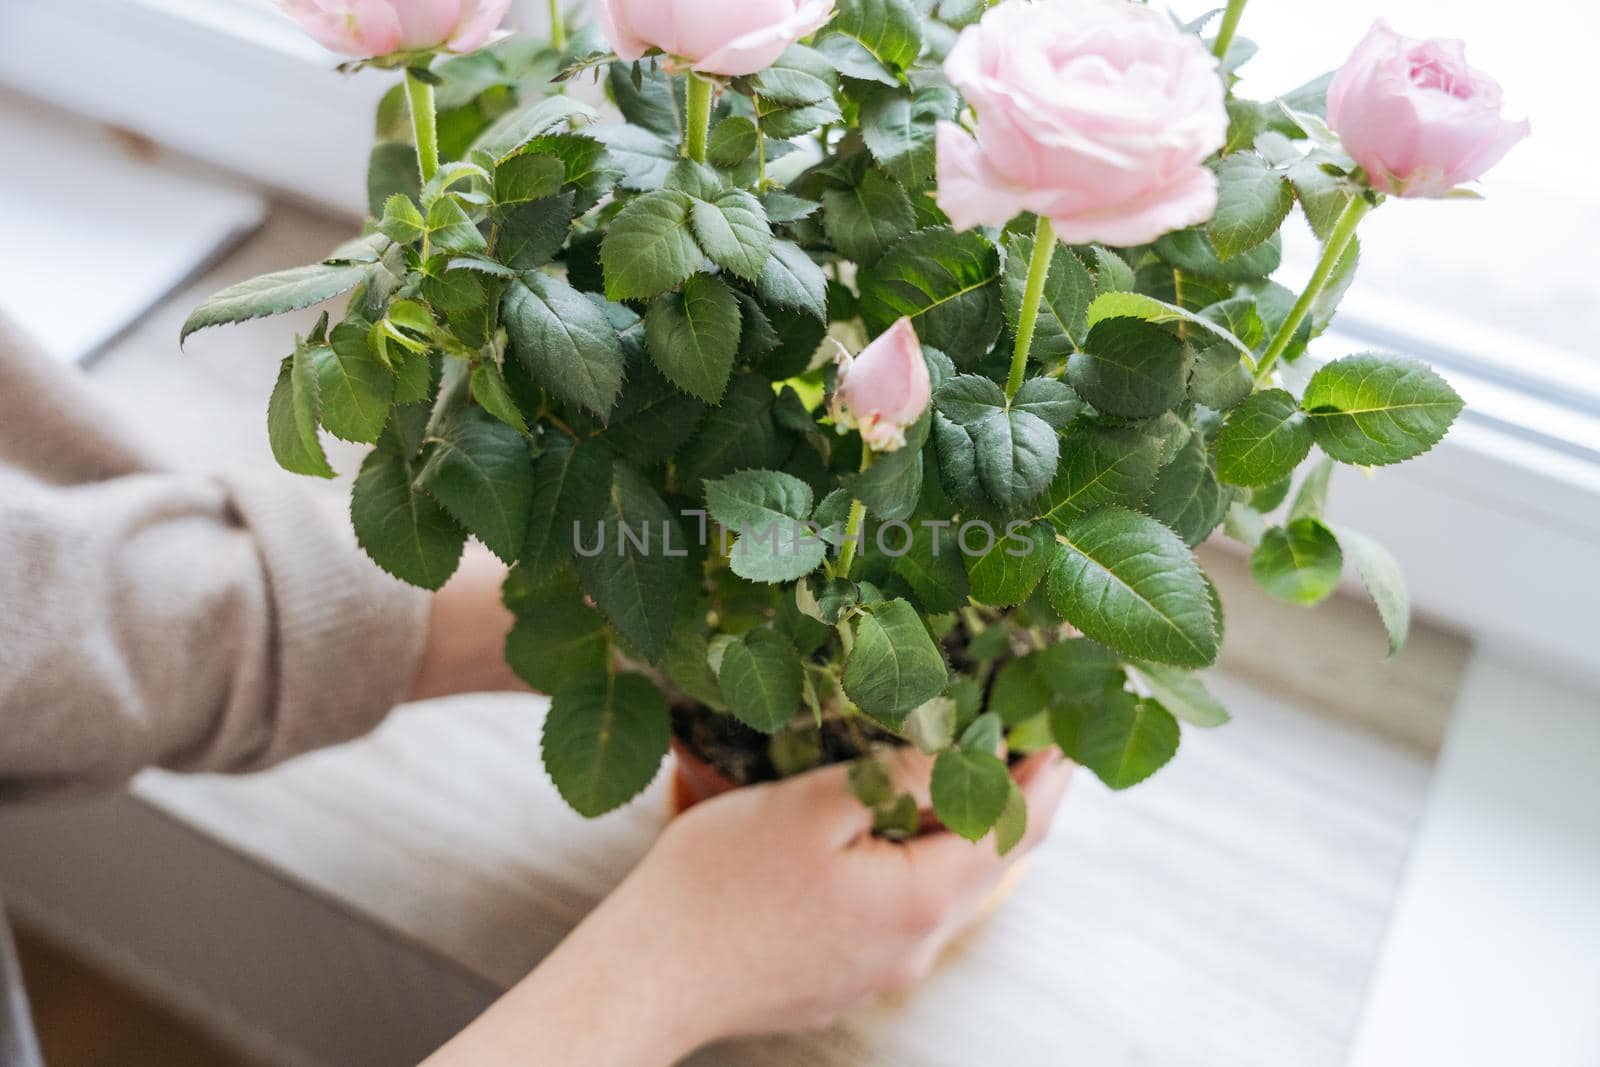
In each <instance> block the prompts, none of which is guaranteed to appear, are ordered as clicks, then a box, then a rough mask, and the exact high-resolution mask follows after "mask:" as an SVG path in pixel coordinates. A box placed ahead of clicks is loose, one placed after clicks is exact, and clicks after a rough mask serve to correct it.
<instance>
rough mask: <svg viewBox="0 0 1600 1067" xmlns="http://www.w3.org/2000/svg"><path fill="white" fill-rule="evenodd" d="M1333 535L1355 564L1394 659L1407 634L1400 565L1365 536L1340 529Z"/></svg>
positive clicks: (1408, 623) (1406, 598)
mask: <svg viewBox="0 0 1600 1067" xmlns="http://www.w3.org/2000/svg"><path fill="white" fill-rule="evenodd" d="M1334 533H1335V535H1336V536H1337V537H1338V539H1339V547H1340V549H1342V550H1343V552H1344V554H1345V555H1346V556H1348V557H1350V560H1351V561H1352V562H1354V563H1355V565H1356V573H1358V574H1360V575H1361V582H1362V584H1363V585H1365V586H1366V587H1367V595H1368V596H1370V597H1371V598H1372V603H1373V604H1374V605H1376V606H1377V609H1378V617H1379V618H1380V619H1382V620H1383V628H1384V631H1385V632H1386V633H1387V634H1388V635H1389V655H1390V656H1395V655H1397V654H1398V653H1399V652H1400V649H1401V648H1403V647H1405V643H1406V637H1407V636H1408V634H1409V633H1410V631H1411V594H1410V593H1409V592H1407V590H1406V578H1405V574H1404V573H1403V572H1402V571H1401V570H1400V564H1399V563H1397V562H1395V558H1394V557H1393V556H1391V555H1390V554H1389V551H1388V550H1387V549H1386V548H1384V547H1383V546H1382V545H1380V544H1379V543H1378V542H1376V541H1374V540H1373V539H1372V538H1370V537H1368V536H1367V535H1366V534H1362V533H1357V532H1356V531H1355V530H1352V529H1349V528H1348V527H1344V526H1339V527H1335V528H1334Z"/></svg>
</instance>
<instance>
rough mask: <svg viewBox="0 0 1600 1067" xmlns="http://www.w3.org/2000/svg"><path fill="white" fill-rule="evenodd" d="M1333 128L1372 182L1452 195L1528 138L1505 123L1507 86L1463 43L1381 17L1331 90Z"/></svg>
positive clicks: (1517, 125)
mask: <svg viewBox="0 0 1600 1067" xmlns="http://www.w3.org/2000/svg"><path fill="white" fill-rule="evenodd" d="M1328 125H1329V126H1331V127H1332V128H1333V130H1334V132H1335V133H1337V134H1338V135H1339V139H1340V140H1341V141H1343V142H1344V148H1345V151H1346V152H1349V153H1350V158H1352V159H1354V160H1355V161H1356V162H1357V163H1359V164H1360V165H1361V168H1362V170H1364V171H1366V172H1367V180H1368V182H1369V183H1370V184H1371V186H1372V187H1373V188H1374V189H1376V190H1378V191H1379V192H1382V193H1393V194H1394V195H1396V196H1428V197H1439V196H1444V195H1446V194H1447V193H1449V192H1450V190H1452V189H1454V188H1455V187H1456V186H1458V185H1460V184H1462V183H1463V182H1470V181H1472V180H1473V179H1474V178H1476V177H1478V176H1479V175H1480V174H1482V173H1483V172H1484V171H1486V170H1488V169H1489V168H1490V167H1492V166H1494V165H1495V164H1496V163H1498V162H1499V161H1500V157H1501V156H1504V155H1505V154H1506V153H1507V152H1508V151H1510V149H1511V146H1512V145H1514V144H1516V143H1517V142H1518V141H1520V140H1522V139H1523V138H1524V137H1526V136H1528V133H1529V131H1530V130H1531V127H1530V126H1529V124H1528V121H1527V120H1526V119H1523V120H1521V121H1518V122H1511V121H1508V120H1506V119H1503V118H1501V117H1500V84H1499V83H1498V82H1496V81H1495V80H1494V79H1493V78H1491V77H1489V76H1488V75H1487V74H1485V73H1483V72H1482V71H1480V70H1475V69H1473V68H1472V67H1469V66H1468V65H1467V53H1466V46H1465V45H1464V44H1462V42H1460V41H1450V40H1443V39H1434V40H1430V41H1420V40H1416V39H1414V38H1411V37H1402V36H1400V35H1399V34H1398V33H1395V32H1394V30H1392V29H1390V28H1389V24H1388V23H1386V22H1384V21H1383V20H1382V19H1379V20H1378V21H1377V22H1375V23H1373V24H1372V29H1370V30H1368V31H1367V36H1366V38H1365V39H1364V40H1362V42H1361V43H1360V44H1359V45H1357V46H1356V50H1355V52H1354V53H1352V54H1351V56H1350V58H1349V59H1348V60H1346V61H1345V64H1344V66H1342V67H1340V68H1339V73H1338V74H1336V75H1334V78H1333V83H1332V84H1331V85H1329V86H1328Z"/></svg>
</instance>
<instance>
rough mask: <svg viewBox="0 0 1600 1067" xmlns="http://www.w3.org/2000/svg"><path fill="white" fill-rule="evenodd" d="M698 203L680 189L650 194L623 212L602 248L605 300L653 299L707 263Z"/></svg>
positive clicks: (615, 220)
mask: <svg viewBox="0 0 1600 1067" xmlns="http://www.w3.org/2000/svg"><path fill="white" fill-rule="evenodd" d="M692 203H693V201H692V200H691V198H690V197H689V196H688V195H687V194H685V193H681V192H679V191H677V190H676V189H662V190H660V191H658V192H654V193H647V194H645V195H644V196H641V197H639V198H638V199H637V200H634V201H632V202H631V203H629V204H628V206H627V207H625V208H623V209H622V210H621V211H620V212H618V214H617V217H616V218H615V219H613V220H612V221H611V228H610V229H609V230H607V231H606V236H605V239H604V240H603V241H602V242H601V244H600V263H601V266H602V267H603V269H604V270H605V276H606V296H608V297H609V298H611V299H612V300H634V299H641V300H642V299H648V298H650V297H652V296H656V295H657V294H659V293H664V292H666V291H667V290H668V289H671V288H673V287H674V286H676V285H677V284H678V283H679V282H682V281H683V280H684V279H686V278H688V277H689V275H691V274H693V273H694V272H695V270H696V268H698V267H699V266H700V264H701V262H702V261H703V260H704V259H705V253H704V252H702V251H701V249H700V245H699V243H698V242H696V241H695V238H694V232H693V228H692V225H691V223H690V210H691V205H692Z"/></svg>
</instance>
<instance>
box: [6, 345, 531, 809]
mask: <svg viewBox="0 0 1600 1067" xmlns="http://www.w3.org/2000/svg"><path fill="white" fill-rule="evenodd" d="M328 504H329V501H328V500H327V499H326V498H325V496H324V495H323V494H321V493H320V492H317V491H315V490H314V489H313V488H312V487H309V486H307V485H305V484H304V483H302V482H301V481H300V480H297V479H294V478H291V477H289V476H286V475H275V474H261V475H251V476H242V475H236V474H223V475H207V474H198V473H181V472H175V471H173V470H171V469H169V468H166V467H164V465H163V464H162V463H161V461H160V460H159V459H158V458H156V457H154V456H152V455H151V454H150V453H149V452H148V451H147V450H146V449H145V448H144V443H143V442H142V441H141V440H140V439H139V438H138V437H137V436H136V435H133V434H130V433H128V432H126V431H125V430H123V429H121V428H119V427H118V426H117V420H116V419H115V418H114V417H113V416H111V415H110V414H109V413H108V412H106V411H105V410H104V409H103V408H102V407H101V406H100V404H99V403H98V399H97V397H96V396H95V395H94V393H93V391H92V390H91V389H90V388H89V387H88V385H87V383H86V382H85V381H84V380H83V379H82V377H81V375H80V374H79V373H78V372H77V371H76V370H75V369H72V368H67V367H63V366H60V365H58V364H56V363H54V362H53V361H51V360H49V359H48V358H47V357H44V356H42V355H41V354H39V353H38V352H37V350H35V349H34V348H32V347H31V346H30V345H28V344H27V343H26V342H25V341H24V340H23V339H22V338H20V337H18V336H16V335H15V334H14V333H10V332H8V331H7V329H6V328H5V323H4V322H0V802H3V801H5V800H9V799H13V798H19V797H29V796H34V795H38V794H41V793H49V792H56V791H60V790H65V789H79V788H84V787H96V786H105V785H111V784H115V783H117V782H120V781H122V780H123V779H125V778H127V777H129V776H130V775H132V774H134V773H136V772H138V771H139V770H141V769H143V768H145V767H149V766H161V767H166V768H170V769H174V770H187V771H248V770H255V769H259V768H263V767H267V766H270V765H272V764H274V763H276V762H279V761H281V760H283V759H286V758H288V757H290V756H293V755H295V754H297V753H300V752H303V751H306V750H308V749H311V748H316V747H320V746H324V745H330V744H335V743H338V742H340V741H344V740H347V739H349V738H353V737H356V736H359V735H360V734H363V733H365V732H366V731H368V730H370V729H371V728H372V727H373V726H375V725H376V724H377V723H378V722H379V721H380V720H381V719H382V718H383V716H384V715H385V714H386V713H387V712H388V711H389V710H390V709H391V708H392V707H393V706H394V705H395V704H397V703H399V702H401V701H403V700H406V699H411V698H416V697H424V696H434V695H439V694H441V693H445V692H451V691H461V690H466V689H477V688H506V687H509V686H511V685H513V684H514V680H513V679H512V678H511V677H510V675H509V673H508V672H507V671H506V670H505V668H504V667H503V665H502V664H501V657H500V643H501V642H502V641H503V638H504V634H505V630H506V628H507V627H508V626H509V623H510V619H509V616H508V615H507V614H506V613H505V612H504V610H503V609H502V608H501V607H500V606H499V603H498V597H497V595H496V594H497V581H498V578H499V576H500V574H501V573H502V570H501V568H499V566H498V565H497V564H494V563H493V561H492V560H491V559H489V557H488V556H487V555H486V554H483V553H481V551H474V550H469V553H468V557H467V560H466V561H465V563H464V564H463V568H462V573H461V574H460V575H459V576H458V578H457V580H455V581H453V582H452V583H451V585H449V586H447V587H446V590H445V592H443V593H440V594H437V595H435V596H433V597H431V598H430V597H429V596H428V594H426V593H423V592H421V591H420V590H416V589H413V588H410V587H408V586H405V585H403V584H401V583H400V582H398V581H395V580H394V579H392V578H390V577H388V576H387V575H385V574H383V573H382V572H380V571H379V570H378V569H377V567H375V566H374V565H373V564H372V563H371V562H370V561H368V560H367V559H366V558H365V556H364V555H363V554H362V553H361V552H360V550H359V549H358V548H357V547H356V546H355V543H354V538H353V537H352V535H351V533H350V530H349V524H348V521H347V520H346V519H345V518H344V516H343V515H342V514H340V513H339V511H338V509H337V508H336V507H330V506H328Z"/></svg>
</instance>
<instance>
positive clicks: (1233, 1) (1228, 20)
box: [1211, 0, 1249, 59]
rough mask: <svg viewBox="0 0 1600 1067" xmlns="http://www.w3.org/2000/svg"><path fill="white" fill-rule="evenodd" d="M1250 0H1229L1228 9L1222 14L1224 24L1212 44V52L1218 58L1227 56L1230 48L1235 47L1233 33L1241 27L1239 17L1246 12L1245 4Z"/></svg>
mask: <svg viewBox="0 0 1600 1067" xmlns="http://www.w3.org/2000/svg"><path fill="white" fill-rule="evenodd" d="M1248 2H1249V0H1228V10H1227V11H1226V12H1225V13H1224V14H1223V16H1222V26H1221V27H1220V28H1219V29H1218V30H1217V39H1216V41H1214V42H1213V43H1212V45H1211V54H1212V55H1214V56H1216V57H1217V58H1218V59H1222V58H1224V57H1226V56H1227V54H1228V49H1229V48H1231V47H1233V35H1234V32H1235V31H1236V30H1238V28H1239V17H1240V16H1241V15H1243V14H1244V5H1245V4H1246V3H1248Z"/></svg>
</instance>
